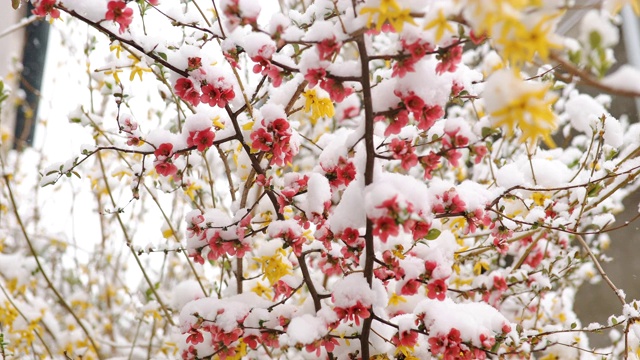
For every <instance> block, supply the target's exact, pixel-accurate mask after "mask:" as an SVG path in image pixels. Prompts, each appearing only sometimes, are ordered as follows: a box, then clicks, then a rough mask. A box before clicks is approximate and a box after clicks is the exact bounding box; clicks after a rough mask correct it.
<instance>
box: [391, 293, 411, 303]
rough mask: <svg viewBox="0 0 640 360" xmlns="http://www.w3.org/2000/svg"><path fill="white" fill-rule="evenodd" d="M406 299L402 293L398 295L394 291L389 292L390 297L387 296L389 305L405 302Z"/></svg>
mask: <svg viewBox="0 0 640 360" xmlns="http://www.w3.org/2000/svg"><path fill="white" fill-rule="evenodd" d="M406 302H407V299H405V298H404V296H402V295H398V294H396V293H393V294H391V297H389V305H398V304H400V303H406Z"/></svg>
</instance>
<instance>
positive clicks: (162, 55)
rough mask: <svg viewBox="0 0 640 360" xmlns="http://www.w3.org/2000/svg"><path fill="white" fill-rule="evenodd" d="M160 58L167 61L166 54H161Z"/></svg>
mask: <svg viewBox="0 0 640 360" xmlns="http://www.w3.org/2000/svg"><path fill="white" fill-rule="evenodd" d="M158 56H160V57H161V58H162V60H164V61H167V54H165V53H163V52H159V53H158Z"/></svg>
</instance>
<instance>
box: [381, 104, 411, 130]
mask: <svg viewBox="0 0 640 360" xmlns="http://www.w3.org/2000/svg"><path fill="white" fill-rule="evenodd" d="M408 123H409V112H408V111H407V110H400V112H398V114H397V115H396V116H395V118H393V119H392V120H391V122H390V123H389V126H387V129H386V130H385V131H384V136H390V135H396V134H399V133H400V131H401V130H402V128H403V127H405V126H407V124H408Z"/></svg>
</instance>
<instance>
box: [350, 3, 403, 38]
mask: <svg viewBox="0 0 640 360" xmlns="http://www.w3.org/2000/svg"><path fill="white" fill-rule="evenodd" d="M365 14H368V15H369V17H368V18H367V28H371V24H372V23H373V21H374V17H375V24H376V30H378V31H380V29H382V25H384V24H385V23H387V22H388V23H389V24H390V25H391V26H392V27H393V29H394V30H395V31H397V32H400V31H402V28H403V27H404V23H405V22H408V23H410V24H413V25H415V24H416V22H415V21H414V20H413V17H412V16H411V10H410V9H403V8H401V7H400V5H399V4H398V2H397V1H396V0H380V5H378V6H376V7H374V6H365V7H363V8H362V9H361V10H360V15H365Z"/></svg>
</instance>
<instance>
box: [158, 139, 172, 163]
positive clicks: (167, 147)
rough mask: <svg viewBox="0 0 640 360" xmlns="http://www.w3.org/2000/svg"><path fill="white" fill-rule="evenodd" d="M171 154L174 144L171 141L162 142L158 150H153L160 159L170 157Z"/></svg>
mask: <svg viewBox="0 0 640 360" xmlns="http://www.w3.org/2000/svg"><path fill="white" fill-rule="evenodd" d="M171 154H173V144H171V143H164V144H160V146H158V148H157V149H156V151H154V152H153V155H155V156H156V158H158V159H159V160H164V159H166V158H169V157H171Z"/></svg>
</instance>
